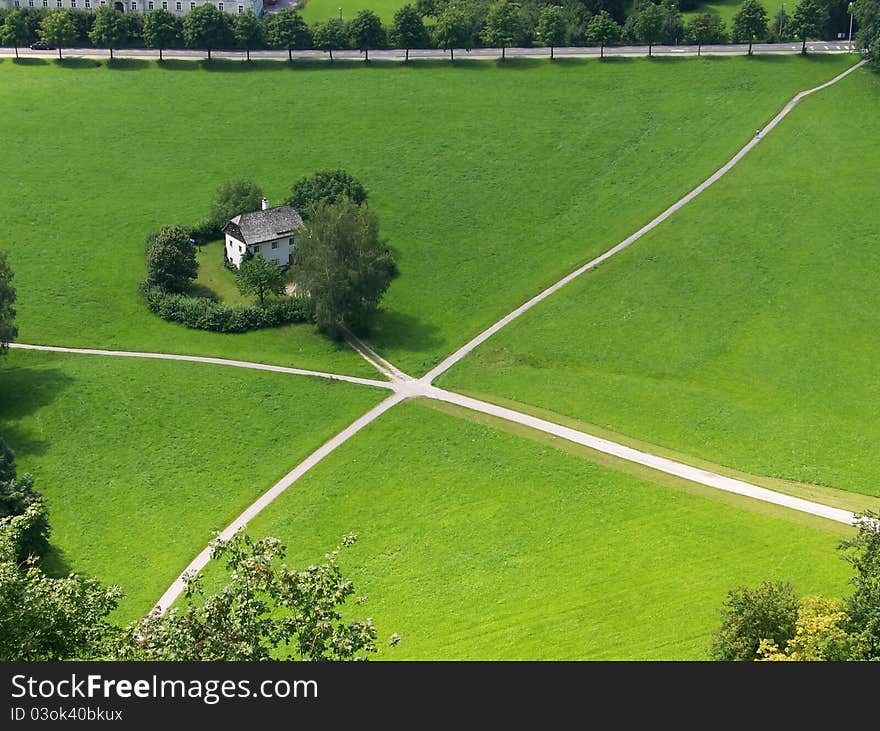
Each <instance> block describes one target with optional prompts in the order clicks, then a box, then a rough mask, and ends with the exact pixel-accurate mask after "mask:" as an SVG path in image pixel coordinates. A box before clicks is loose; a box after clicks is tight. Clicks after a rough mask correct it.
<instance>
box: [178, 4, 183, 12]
mask: <svg viewBox="0 0 880 731" xmlns="http://www.w3.org/2000/svg"><path fill="white" fill-rule="evenodd" d="M181 10H183V3H177V12H178V13H179V12H180V11H181Z"/></svg>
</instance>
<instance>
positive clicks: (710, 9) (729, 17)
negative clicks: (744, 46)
mask: <svg viewBox="0 0 880 731" xmlns="http://www.w3.org/2000/svg"><path fill="white" fill-rule="evenodd" d="M742 4H743V0H709V2H705V3H700V6H699V7H698V8H696V9H695V10H691V11H689V12H687V13H682V15H683V16H684V22H685V25H687V23H688V21H690V19H691V18H692V17H693V16H694V15H696V14H697V13H715V14H716V15H720V16H721V19H722V20H723V21H724V24H725V25H726V26H727V32H728V33H729V32H730V31H731V30H732V28H733V16H734V15H736V14H737V13H738V12H739V9H740V8H741V7H742ZM761 5H763V6H764V10H766V11H767V18H768V20H769V22H770V23H772V22H773V19H774V18H775V17H776V15H777V13H779V11H780V10H781V9H782V6H783V5H785V6H786V7H785V12H786V13H787V14H788V15H789V17H791V15H792V13H794V9H795V7H796V6H797V2H796V0H789V2H787V3H784V2H782V0H761Z"/></svg>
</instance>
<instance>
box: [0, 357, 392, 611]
mask: <svg viewBox="0 0 880 731" xmlns="http://www.w3.org/2000/svg"><path fill="white" fill-rule="evenodd" d="M383 395H384V392H379V391H375V390H373V389H370V388H364V387H360V386H352V385H349V384H344V383H338V382H328V381H322V380H316V379H306V378H298V377H292V376H283V375H279V374H274V373H261V372H259V371H249V370H242V369H237V368H225V367H220V366H205V365H200V364H190V363H169V362H163V361H146V362H145V361H138V360H129V359H123V358H107V357H94V356H72V355H67V356H65V355H56V354H45V353H32V352H22V351H15V350H13V351H11V352H10V354H9V362H8V363H5V364H3V366H2V368H0V434H2V435H3V437H4V439H5V440H6V441H7V442H8V443H9V445H10V446H11V447H12V448H13V449H14V450H15V451H16V453H17V460H18V462H19V466H20V469H21V470H23V471H31V472H32V473H33V474H34V476H35V478H36V486H37V489H39V490H40V491H41V492H42V493H43V494H44V495H45V496H46V500H47V504H48V508H49V518H50V521H51V524H52V545H53V546H54V547H56V549H57V553H56V555H55V556H54V557H52V560H51V563H50V566H51V567H52V568H54V569H55V570H58V571H67V570H75V571H76V572H77V573H81V574H85V575H93V576H97V577H99V578H100V579H101V580H102V581H105V582H107V583H118V584H119V585H120V586H122V588H123V589H124V590H125V593H126V598H125V600H124V602H123V604H122V606H121V607H120V610H119V612H118V616H119V618H120V619H133V618H135V617H137V616H139V615H140V614H142V613H144V612H146V611H147V610H149V609H150V607H151V606H152V605H153V604H154V603H155V601H156V600H157V599H158V598H159V596H160V595H161V594H162V592H163V591H164V590H165V589H166V588H167V587H168V585H169V584H170V583H171V582H172V581H173V580H174V579H175V578H176V577H177V575H178V574H179V573H180V572H181V571H182V570H183V569H184V567H185V566H186V565H187V564H188V563H189V561H190V560H191V559H192V558H193V557H194V556H195V555H196V554H197V553H198V552H199V551H201V549H202V548H204V547H205V545H207V543H208V541H209V540H210V539H211V531H212V530H214V529H221V528H224V527H226V525H228V523H229V522H231V521H232V519H233V518H235V517H236V516H237V515H238V514H239V513H240V512H241V511H242V510H243V509H244V508H245V507H247V506H248V505H249V504H250V503H251V502H253V500H254V499H256V497H257V496H259V495H260V494H262V493H263V492H265V491H266V490H267V489H268V488H269V487H270V486H271V485H272V484H274V482H276V481H277V480H278V479H279V478H281V477H282V476H283V475H284V474H286V473H287V472H289V471H290V470H291V469H293V467H294V466H295V465H296V464H297V462H299V461H300V460H301V459H302V458H304V457H305V456H306V455H308V454H309V453H310V452H312V451H313V450H314V449H316V448H317V447H319V446H320V445H321V444H322V443H323V442H324V441H326V440H327V439H328V438H330V437H331V436H332V435H333V434H335V433H336V432H338V431H339V430H341V429H342V428H343V427H345V426H346V425H347V424H349V423H350V422H351V421H353V420H354V419H355V418H356V417H357V416H359V415H360V414H361V413H363V412H364V411H366V410H367V409H368V408H369V407H370V406H372V405H373V404H374V403H376V402H378V401H379V400H380V399H381V398H382V396H383Z"/></svg>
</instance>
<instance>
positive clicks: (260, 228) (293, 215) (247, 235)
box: [223, 206, 303, 245]
mask: <svg viewBox="0 0 880 731" xmlns="http://www.w3.org/2000/svg"><path fill="white" fill-rule="evenodd" d="M302 225H303V222H302V217H301V216H300V215H299V213H297V212H296V209H294V208H291V207H290V206H275V208H267V209H266V210H265V211H252V212H251V213H239V214H238V215H237V216H233V217H232V218H230V219H229V223H227V224H226V225H225V226H224V227H223V232H224V233H229V234H231V235H232V236H234V237H235V238H237V239H238V240H239V241H243V242H244V243H246V244H248V245H251V244H261V243H263V242H264V241H271V240H272V239H277V238H278V237H279V236H284V235H285V234H289V233H290V232H291V231H293V230H294V229H297V228H302Z"/></svg>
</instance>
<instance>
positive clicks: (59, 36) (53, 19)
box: [40, 10, 76, 59]
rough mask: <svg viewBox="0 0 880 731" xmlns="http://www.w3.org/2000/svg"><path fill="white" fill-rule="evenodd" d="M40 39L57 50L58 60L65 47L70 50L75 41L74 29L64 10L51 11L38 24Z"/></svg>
mask: <svg viewBox="0 0 880 731" xmlns="http://www.w3.org/2000/svg"><path fill="white" fill-rule="evenodd" d="M40 37H41V38H42V39H43V40H44V41H45V42H46V43H48V44H49V45H50V46H55V48H57V49H58V58H59V59H60V58H61V49H62V48H63V47H65V46H66V47H68V48H70V46H71V44H72V43H73V42H74V41H75V40H76V28H75V27H74V25H73V21H72V20H71V19H70V16H69V15H68V14H67V13H66V12H65V11H64V10H53V11H52V12H50V13H48V14H47V15H46V17H45V18H43V22H42V23H40Z"/></svg>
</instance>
